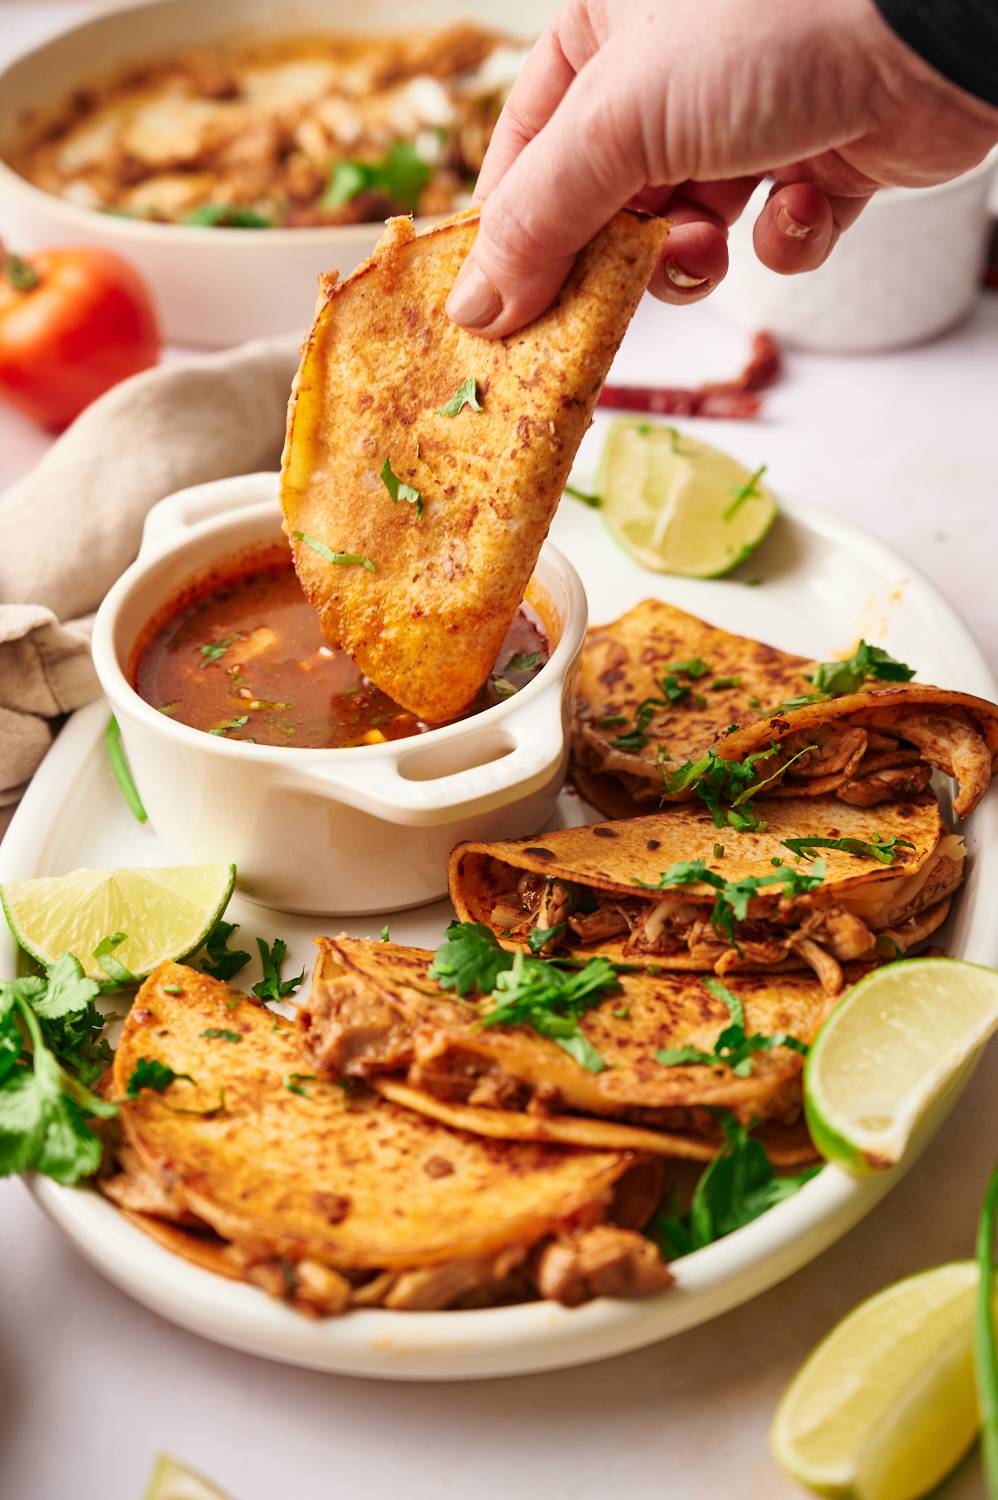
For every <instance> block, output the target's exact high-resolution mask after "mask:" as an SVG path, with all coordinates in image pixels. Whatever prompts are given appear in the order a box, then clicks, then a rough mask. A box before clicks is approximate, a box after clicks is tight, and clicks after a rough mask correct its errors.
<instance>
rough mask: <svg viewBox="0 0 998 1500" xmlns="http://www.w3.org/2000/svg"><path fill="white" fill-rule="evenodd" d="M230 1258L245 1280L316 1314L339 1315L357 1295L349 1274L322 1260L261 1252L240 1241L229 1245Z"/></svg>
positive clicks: (280, 1299)
mask: <svg viewBox="0 0 998 1500" xmlns="http://www.w3.org/2000/svg"><path fill="white" fill-rule="evenodd" d="M226 1258H227V1259H228V1260H229V1261H230V1262H231V1263H232V1264H233V1265H235V1266H237V1267H238V1269H239V1272H240V1275H241V1276H242V1277H243V1279H244V1280H246V1281H249V1282H251V1283H252V1284H253V1286H258V1287H260V1288H261V1290H262V1291H265V1292H267V1293H268V1295H269V1296H271V1297H276V1298H277V1299H278V1300H279V1301H281V1302H291V1303H292V1304H293V1305H294V1306H295V1307H296V1308H297V1309H298V1311H299V1312H303V1313H307V1314H310V1315H311V1316H312V1317H323V1318H332V1317H336V1316H337V1315H338V1314H339V1313H344V1312H346V1310H347V1308H348V1307H349V1306H350V1303H351V1301H352V1299H353V1288H352V1286H351V1285H350V1283H349V1281H348V1280H347V1279H346V1277H345V1276H341V1275H340V1273H339V1271H334V1270H333V1269H332V1268H331V1267H330V1266H323V1265H320V1264H319V1262H318V1261H314V1260H308V1259H302V1260H299V1261H293V1260H289V1259H286V1258H285V1257H284V1256H281V1255H270V1256H261V1255H259V1254H257V1252H255V1251H254V1250H252V1249H251V1248H249V1247H248V1246H244V1245H238V1244H231V1245H229V1246H228V1247H227V1250H226Z"/></svg>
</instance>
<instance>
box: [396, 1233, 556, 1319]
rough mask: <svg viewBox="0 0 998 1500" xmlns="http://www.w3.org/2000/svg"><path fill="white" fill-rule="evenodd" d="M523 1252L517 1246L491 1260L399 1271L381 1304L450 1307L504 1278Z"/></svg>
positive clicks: (411, 1309) (425, 1308) (432, 1308)
mask: <svg viewBox="0 0 998 1500" xmlns="http://www.w3.org/2000/svg"><path fill="white" fill-rule="evenodd" d="M526 1253H527V1252H526V1249H525V1248H522V1247H519V1246H517V1247H511V1248H510V1249H509V1250H505V1251H503V1253H502V1254H501V1255H499V1256H497V1257H496V1258H495V1259H494V1260H448V1261H444V1263H443V1264H442V1265H439V1266H418V1267H417V1268H416V1269H414V1270H412V1271H402V1272H400V1273H399V1275H398V1276H397V1277H396V1278H395V1281H394V1283H393V1284H392V1286H391V1287H389V1288H388V1290H387V1291H386V1292H385V1293H384V1295H383V1296H382V1300H381V1306H382V1307H390V1308H393V1309H395V1310H396V1311H405V1312H434V1311H436V1310H438V1309H440V1308H443V1307H452V1306H453V1305H454V1303H455V1302H458V1301H460V1300H463V1299H464V1298H466V1297H467V1296H468V1295H469V1294H470V1293H472V1292H476V1291H480V1290H482V1289H483V1288H486V1287H489V1286H491V1285H493V1284H494V1283H496V1282H502V1281H504V1280H505V1278H506V1277H507V1276H508V1275H509V1273H510V1271H512V1270H513V1268H514V1267H515V1266H517V1265H519V1264H520V1263H521V1262H522V1261H523V1260H525V1259H526Z"/></svg>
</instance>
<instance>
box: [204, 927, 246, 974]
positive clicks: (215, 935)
mask: <svg viewBox="0 0 998 1500" xmlns="http://www.w3.org/2000/svg"><path fill="white" fill-rule="evenodd" d="M238 929H239V923H238V922H223V921H222V919H221V918H219V920H218V921H217V922H216V923H215V925H214V927H213V928H212V929H211V931H210V932H209V934H208V937H207V939H206V941H205V945H204V953H202V955H201V969H202V972H203V973H205V974H210V975H211V977H212V978H213V979H223V980H228V979H232V978H234V976H235V975H236V974H238V973H239V970H240V969H245V967H246V965H247V964H248V963H249V961H250V955H249V954H248V953H247V952H246V950H245V949H243V948H229V947H227V946H226V944H227V943H228V941H229V938H230V937H231V936H232V934H233V933H234V932H237V931H238Z"/></svg>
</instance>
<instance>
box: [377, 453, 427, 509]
mask: <svg viewBox="0 0 998 1500" xmlns="http://www.w3.org/2000/svg"><path fill="white" fill-rule="evenodd" d="M380 472H381V482H382V484H383V485H384V487H385V489H386V490H387V491H388V493H389V495H391V497H392V502H393V503H395V502H396V501H399V500H407V501H408V502H409V504H410V505H414V506H415V507H416V516H417V518H418V517H419V516H421V515H422V514H423V497H422V495H421V494H420V493H419V491H418V490H417V489H414V488H413V486H412V485H411V484H406V483H405V481H404V480H403V479H400V478H399V477H398V475H397V474H396V473H395V471H394V469H393V468H392V461H391V459H390V458H386V459H385V461H384V463H383V464H382V465H381V471H380Z"/></svg>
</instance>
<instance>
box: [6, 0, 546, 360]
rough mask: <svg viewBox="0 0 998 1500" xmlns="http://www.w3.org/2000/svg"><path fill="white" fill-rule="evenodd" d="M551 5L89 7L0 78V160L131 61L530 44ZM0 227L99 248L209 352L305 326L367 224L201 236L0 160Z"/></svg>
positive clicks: (357, 249)
mask: <svg viewBox="0 0 998 1500" xmlns="http://www.w3.org/2000/svg"><path fill="white" fill-rule="evenodd" d="M554 9H555V6H554V4H553V0H505V3H504V4H503V6H502V9H501V12H500V11H497V9H496V7H495V6H494V4H493V3H492V0H365V4H364V5H363V6H357V5H351V4H349V3H348V0H285V3H283V4H278V5H275V4H274V3H273V0H211V3H210V4H205V0H146V3H140V4H132V5H128V6H125V7H123V8H121V9H115V10H111V11H106V12H102V13H101V14H100V15H97V16H94V17H92V18H91V19H89V20H86V21H84V22H82V23H81V24H80V25H78V26H74V27H73V28H72V29H70V30H68V31H65V32H63V33H61V34H60V35H58V36H56V37H54V38H53V39H51V40H49V41H46V42H43V43H42V44H41V45H40V46H37V47H34V48H32V49H31V50H30V51H29V52H26V53H24V54H22V56H21V57H19V58H17V59H15V61H14V62H12V63H10V64H8V66H7V67H6V68H4V69H3V70H2V71H0V158H7V157H8V156H10V155H11V154H12V153H13V152H14V151H15V150H16V148H17V147H18V146H19V145H20V144H21V143H22V142H23V141H24V140H25V138H30V135H31V128H32V122H34V121H38V120H45V119H47V118H48V117H49V116H50V115H52V114H53V113H57V112H58V109H59V107H60V106H61V105H62V104H63V103H64V102H65V101H66V100H67V99H68V98H69V97H70V96H71V95H72V94H73V93H74V92H75V91H77V90H79V89H81V88H85V87H92V86H93V85H95V84H100V83H101V82H103V81H104V80H105V79H107V78H113V77H114V76H115V75H116V74H117V73H120V72H122V71H123V70H125V69H126V68H128V67H129V66H131V65H134V64H136V63H144V62H147V61H154V60H155V59H157V58H168V57H175V56H176V55H177V54H178V53H181V52H186V51H188V50H189V49H190V48H192V47H210V46H212V45H216V44H218V43H221V42H226V41H238V40H240V39H243V40H245V39H259V38H266V37H268V36H270V37H288V36H296V35H317V34H322V33H324V32H347V33H349V32H357V31H360V32H364V33H371V32H378V31H413V30H424V29H428V28H430V27H437V26H445V25H447V24H449V23H451V22H454V21H457V20H472V21H478V22H480V23H481V24H482V25H484V26H490V27H495V28H500V29H502V30H503V31H504V32H506V33H507V34H509V35H511V36H522V37H527V38H529V37H531V36H533V35H535V34H536V32H537V31H538V30H539V29H540V28H541V27H542V26H543V25H544V23H545V22H546V21H547V19H548V17H549V15H550V14H551V13H552V12H553V10H554ZM0 223H2V225H3V236H4V240H5V241H6V243H7V244H8V245H9V246H10V247H11V249H15V250H18V251H20V252H22V253H28V252H30V251H32V250H38V249H41V248H43V247H45V246H49V245H67V244H87V245H101V246H104V247H105V248H106V249H109V250H115V251H117V252H118V254H120V255H123V256H125V257H126V259H128V260H129V261H131V263H132V264H133V265H134V266H135V267H136V268H137V270H139V271H140V272H141V274H142V275H143V276H144V277H145V279H146V281H147V282H148V283H149V286H150V287H151V288H152V291H153V293H154V295H155V298H156V303H157V306H158V309H159V313H160V319H161V322H162V326H163V330H164V333H165V336H166V338H167V339H168V340H171V341H174V342H177V343H182V344H196V345H206V346H221V345H227V344H236V343H240V342H241V341H242V340H244V339H250V338H258V337H262V336H265V335H269V334H275V333H288V332H295V331H297V330H299V329H304V328H305V327H307V325H308V323H309V321H310V319H311V313H312V308H313V305H314V303H315V293H316V278H317V277H318V275H319V273H320V272H322V271H333V270H335V271H339V272H340V274H341V275H345V274H346V272H347V271H352V270H353V268H354V266H356V265H358V264H359V262H360V261H362V260H363V259H364V258H365V257H366V256H368V255H370V253H371V251H372V250H373V248H374V244H375V241H376V240H377V238H378V235H379V234H380V233H381V228H382V226H381V225H380V224H355V225H348V226H343V227H341V228H317V229H206V228H197V227H193V226H188V225H178V224H148V223H143V222H141V221H139V220H137V219H123V218H117V217H115V216H114V215H112V214H102V213H98V212H95V211H94V210H92V209H88V208H81V207H79V206H77V205H74V204H72V203H68V202H67V201H66V200H65V199H64V198H59V197H56V196H55V195H54V194H51V193H47V192H44V191H43V190H42V189H40V188H37V187H35V186H33V184H32V183H30V182H27V181H26V180H25V179H24V178H23V177H21V176H20V175H19V174H18V173H17V172H15V171H14V170H13V169H12V168H11V167H9V166H8V165H6V162H5V160H3V159H0Z"/></svg>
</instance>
